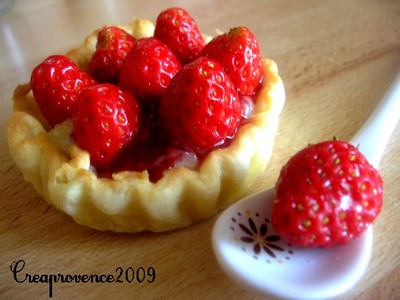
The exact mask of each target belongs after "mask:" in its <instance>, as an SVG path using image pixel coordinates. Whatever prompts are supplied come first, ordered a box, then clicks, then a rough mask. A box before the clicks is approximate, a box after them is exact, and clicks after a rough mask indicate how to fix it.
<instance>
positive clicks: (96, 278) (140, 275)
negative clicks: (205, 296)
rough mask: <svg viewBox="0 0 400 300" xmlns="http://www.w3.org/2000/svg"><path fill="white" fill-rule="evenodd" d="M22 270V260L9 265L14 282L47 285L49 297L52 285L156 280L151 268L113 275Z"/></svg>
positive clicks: (154, 272)
mask: <svg viewBox="0 0 400 300" xmlns="http://www.w3.org/2000/svg"><path fill="white" fill-rule="evenodd" d="M24 268H25V261H24V260H22V259H20V260H17V261H14V262H13V263H12V264H11V265H10V271H11V273H12V276H13V278H14V280H15V281H16V282H18V283H47V284H48V285H49V297H52V296H53V284H54V283H124V282H127V283H133V282H138V283H142V282H149V283H153V282H154V281H155V279H156V270H155V269H154V268H153V267H148V268H144V267H138V268H132V267H127V268H122V267H118V268H116V269H115V273H114V274H62V273H57V274H29V273H22V270H23V269H24Z"/></svg>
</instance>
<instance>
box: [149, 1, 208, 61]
mask: <svg viewBox="0 0 400 300" xmlns="http://www.w3.org/2000/svg"><path fill="white" fill-rule="evenodd" d="M154 37H155V38H157V39H159V40H160V41H162V42H164V43H165V44H166V45H167V46H168V47H169V48H171V50H172V51H173V52H174V53H175V55H176V56H177V57H178V59H179V61H180V62H181V64H186V63H188V62H191V61H193V60H195V59H196V58H198V57H199V54H200V52H201V50H202V49H203V47H204V45H205V41H204V38H203V36H202V35H201V32H200V29H199V27H198V26H197V24H196V21H195V20H194V19H193V18H192V17H191V16H190V15H189V13H188V12H187V11H185V10H184V9H182V8H178V7H172V8H169V9H167V10H165V11H163V12H161V13H160V14H159V15H158V17H157V21H156V26H155V30H154Z"/></svg>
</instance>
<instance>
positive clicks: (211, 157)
mask: <svg viewBox="0 0 400 300" xmlns="http://www.w3.org/2000/svg"><path fill="white" fill-rule="evenodd" d="M284 101H285V93H284V87H283V83H282V80H281V78H280V76H279V75H278V70H277V66H276V64H275V62H274V61H272V60H270V59H267V58H262V56H261V54H260V49H259V44H258V42H257V40H256V38H255V36H254V35H253V33H252V32H251V31H250V30H249V29H248V28H246V27H236V28H234V29H231V30H230V31H229V32H227V33H224V34H220V35H218V36H216V37H214V38H211V37H207V36H205V35H202V34H201V33H200V30H199V28H198V26H197V24H196V22H195V21H194V20H193V18H192V17H191V16H190V15H189V14H188V13H187V12H186V11H184V10H183V9H181V8H170V9H167V10H165V11H163V12H161V13H160V15H159V16H158V18H157V20H156V22H155V24H153V23H152V22H151V21H149V20H145V19H137V20H135V21H134V22H132V23H129V24H126V25H108V26H105V27H103V28H100V29H98V30H96V31H94V32H93V33H92V34H91V35H89V36H88V37H87V38H86V39H85V41H84V43H83V44H82V45H81V46H80V47H78V48H75V49H72V50H70V51H69V52H68V53H67V54H66V55H51V56H49V57H47V58H46V59H45V60H43V62H41V63H40V64H39V65H38V66H37V67H35V68H34V70H33V71H32V75H31V80H30V82H29V83H27V84H23V85H19V86H18V87H17V88H16V89H15V92H14V95H13V113H12V116H11V119H10V121H9V126H8V144H9V148H10V152H11V155H12V157H13V159H14V161H15V163H16V165H17V166H18V168H19V169H20V170H21V172H22V173H23V175H24V177H25V179H26V180H27V181H29V182H31V183H32V185H33V186H34V188H35V189H36V190H37V191H38V192H39V193H40V194H41V195H42V196H43V198H44V199H45V200H46V201H47V202H48V203H49V204H51V205H52V206H54V207H55V208H57V209H58V210H60V211H63V212H65V213H66V214H68V215H69V216H71V217H72V218H73V219H74V220H75V221H76V222H77V223H78V224H81V225H85V226H88V227H91V228H95V229H98V230H110V231H115V232H140V231H144V230H150V231H156V232H158V231H166V230H172V229H177V228H181V227H185V226H188V225H190V224H192V223H194V222H198V221H201V220H205V219H207V218H210V217H212V216H213V215H215V214H216V213H217V212H218V211H219V210H221V209H223V208H225V207H227V206H229V205H230V204H232V203H233V202H235V201H237V200H238V199H239V198H240V197H242V196H244V194H245V193H246V192H247V190H248V189H249V187H250V186H251V185H252V184H253V183H254V181H255V180H256V178H257V177H258V176H259V175H260V174H261V173H262V172H263V171H264V170H265V168H266V166H267V163H268V161H269V159H270V157H271V152H272V148H273V144H274V138H275V134H276V131H277V128H278V123H279V115H280V113H281V111H282V108H283V105H284Z"/></svg>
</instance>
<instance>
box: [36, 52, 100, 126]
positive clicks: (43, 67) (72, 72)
mask: <svg viewBox="0 0 400 300" xmlns="http://www.w3.org/2000/svg"><path fill="white" fill-rule="evenodd" d="M93 84H95V81H94V80H93V79H92V78H91V77H90V76H89V75H87V74H86V73H84V72H83V71H81V70H80V69H79V68H78V66H77V65H76V64H75V63H74V62H73V61H72V60H71V59H69V58H68V57H66V56H64V55H52V56H49V57H47V58H46V59H45V60H44V61H43V62H42V63H41V64H39V65H38V66H37V67H35V68H34V69H33V71H32V75H31V87H32V92H33V96H34V97H35V100H36V102H37V104H38V106H39V109H40V111H41V112H42V114H43V116H44V117H45V118H46V120H47V121H48V122H49V124H50V126H51V127H54V126H55V125H56V124H58V123H61V122H63V121H65V120H66V119H68V118H70V117H71V116H72V108H73V106H74V105H75V102H76V98H77V96H78V95H79V93H80V92H81V91H82V90H83V89H84V88H86V87H88V86H91V85H93Z"/></svg>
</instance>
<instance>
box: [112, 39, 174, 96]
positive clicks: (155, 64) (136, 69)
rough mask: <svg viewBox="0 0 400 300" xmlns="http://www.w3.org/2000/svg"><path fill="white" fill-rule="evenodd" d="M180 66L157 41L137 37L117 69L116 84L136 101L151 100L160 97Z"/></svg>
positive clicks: (169, 52)
mask: <svg viewBox="0 0 400 300" xmlns="http://www.w3.org/2000/svg"><path fill="white" fill-rule="evenodd" d="M180 68H181V65H180V63H179V61H178V59H177V58H176V56H175V55H174V53H172V51H171V50H170V49H169V48H168V47H167V46H166V45H165V44H164V43H162V42H160V41H159V40H157V39H155V38H153V37H149V38H142V39H139V40H138V41H137V42H136V44H135V45H134V46H133V48H132V50H131V52H130V53H129V55H128V57H127V59H126V62H125V64H124V66H123V67H122V70H121V76H120V80H119V86H120V87H121V88H124V89H127V90H130V91H131V92H133V93H134V94H135V95H136V96H137V97H138V98H139V100H143V101H149V102H152V100H153V99H154V98H159V97H161V96H162V95H163V94H164V93H165V90H166V89H167V87H168V85H169V83H170V81H171V79H172V77H173V76H174V75H175V74H176V73H177V72H178V71H179V70H180Z"/></svg>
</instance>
